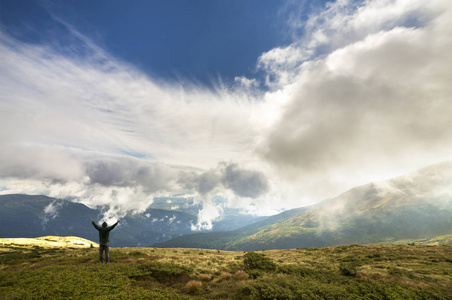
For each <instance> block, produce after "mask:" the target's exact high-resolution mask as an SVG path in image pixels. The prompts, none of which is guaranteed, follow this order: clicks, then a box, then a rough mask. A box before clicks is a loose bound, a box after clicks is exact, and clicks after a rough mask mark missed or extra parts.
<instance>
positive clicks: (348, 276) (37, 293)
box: [0, 245, 452, 299]
mask: <svg viewBox="0 0 452 300" xmlns="http://www.w3.org/2000/svg"><path fill="white" fill-rule="evenodd" d="M110 256H111V262H110V263H109V264H101V263H99V262H98V261H97V260H98V252H97V249H90V248H78V249H75V248H74V249H70V248H43V247H39V246H30V247H26V246H18V245H8V246H7V245H0V299H90V298H96V299H452V295H451V294H450V290H451V288H452V247H450V246H421V245H374V246H358V245H352V246H339V247H327V248H314V249H312V248H311V249H290V250H270V251H258V252H255V253H253V254H250V253H246V252H232V251H217V250H205V249H203V250H200V249H165V248H112V249H111V250H110ZM262 262H264V263H265V266H264V267H262V266H261V263H262ZM243 271H245V272H247V273H248V274H249V275H250V276H249V277H247V276H234V274H237V273H238V272H242V274H243ZM200 275H201V276H200ZM208 276H211V279H209V280H201V281H200V279H199V278H204V277H206V278H207V277H208ZM244 278H246V279H244ZM194 283H196V286H194Z"/></svg>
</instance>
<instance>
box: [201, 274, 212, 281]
mask: <svg viewBox="0 0 452 300" xmlns="http://www.w3.org/2000/svg"><path fill="white" fill-rule="evenodd" d="M198 279H199V280H201V281H205V282H207V281H210V279H212V276H210V275H209V274H199V275H198Z"/></svg>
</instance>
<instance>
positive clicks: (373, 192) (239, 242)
mask: <svg viewBox="0 0 452 300" xmlns="http://www.w3.org/2000/svg"><path fill="white" fill-rule="evenodd" d="M451 181H452V163H443V164H438V165H434V166H431V167H428V168H425V169H422V170H419V171H417V172H414V173H411V174H408V175H405V176H401V177H398V178H394V179H392V180H388V181H384V182H379V183H370V184H366V185H363V186H360V187H356V188H353V189H351V190H349V191H347V192H345V193H343V194H341V195H339V196H338V197H335V198H333V199H328V200H325V201H322V202H320V203H318V204H316V205H313V206H311V207H307V208H305V209H301V210H294V211H295V212H296V213H295V214H292V215H285V216H284V218H280V219H278V220H277V221H276V222H269V221H270V220H272V218H273V217H272V218H269V219H268V220H266V221H265V222H260V223H256V226H254V227H252V226H248V227H247V228H242V229H240V230H236V231H233V232H223V233H215V234H200V235H193V236H186V237H181V238H178V239H175V240H170V241H168V242H165V243H162V244H161V245H162V246H165V247H208V248H217V249H224V250H245V251H252V250H269V249H288V248H307V247H325V246H339V245H350V244H381V243H388V242H391V243H393V242H397V241H406V240H417V239H423V240H428V239H433V238H436V237H437V236H443V235H450V234H452V195H451V194H450V192H449V191H450V187H449V186H450V182H451ZM446 244H447V242H446Z"/></svg>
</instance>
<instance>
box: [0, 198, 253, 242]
mask: <svg viewBox="0 0 452 300" xmlns="http://www.w3.org/2000/svg"><path fill="white" fill-rule="evenodd" d="M165 201H166V200H165ZM188 209H193V208H192V207H188ZM103 215H104V211H103V210H102V209H91V208H89V207H87V206H85V205H83V204H81V203H75V202H72V201H69V200H61V199H55V198H50V197H46V196H30V195H0V238H14V237H29V238H33V237H40V236H44V235H58V236H69V235H73V236H80V237H83V238H86V239H89V240H93V241H96V240H97V239H98V235H97V231H96V230H94V228H93V226H92V225H91V222H90V221H89V220H90V218H93V219H94V220H99V219H101V218H102V216H103ZM254 219H255V217H251V216H250V217H244V216H243V215H240V214H237V215H233V213H231V212H230V213H229V215H228V217H227V218H226V219H223V220H218V221H217V222H214V229H215V228H216V227H219V228H233V229H235V228H238V227H239V226H240V224H242V225H243V224H245V225H246V224H249V223H250V222H252V221H253V220H254ZM258 220H259V219H258ZM196 223H197V217H196V216H194V215H191V214H189V213H185V212H181V211H176V210H165V209H156V208H148V209H147V210H146V211H144V212H143V213H139V214H127V215H126V216H124V217H123V218H121V223H120V226H118V227H117V228H115V230H114V231H112V239H111V245H112V246H117V247H118V246H120V247H123V246H147V245H150V244H153V243H157V242H164V241H166V240H169V239H171V238H174V237H179V236H182V235H186V234H190V233H193V231H192V224H196Z"/></svg>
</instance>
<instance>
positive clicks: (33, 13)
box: [0, 0, 452, 228]
mask: <svg viewBox="0 0 452 300" xmlns="http://www.w3.org/2000/svg"><path fill="white" fill-rule="evenodd" d="M130 3H132V4H130ZM450 49H452V2H450V1H447V0H432V1H424V0H368V1H359V0H358V1H354V0H337V1H332V2H318V1H315V2H312V1H289V0H288V1H254V0H249V1H245V0H244V1H132V2H131V1H4V0H0V65H1V68H0V140H1V141H2V142H1V144H0V193H2V194H9V193H27V194H45V195H49V196H52V197H59V198H65V197H70V198H71V199H78V201H80V202H83V203H85V204H87V205H89V206H96V205H109V206H110V207H111V209H112V210H111V214H110V215H111V216H115V217H116V216H117V217H120V216H121V214H123V213H124V212H126V211H130V210H138V211H140V210H144V209H145V208H146V207H147V206H148V205H149V204H150V203H152V201H153V199H154V197H161V196H180V197H191V198H193V199H195V201H196V202H197V203H200V204H202V207H203V208H202V210H201V212H200V214H199V219H200V224H198V228H209V226H210V225H211V223H210V222H211V221H212V220H213V219H215V218H217V217H219V216H221V214H222V211H223V209H224V206H226V207H234V208H240V209H241V210H242V211H243V212H244V213H251V214H260V215H264V214H267V215H268V214H271V213H276V212H278V211H281V210H285V209H289V208H294V207H300V206H304V205H308V204H312V203H316V202H319V201H321V200H323V199H326V198H331V197H335V196H337V195H338V194H340V193H341V192H344V191H346V190H347V189H350V188H353V187H355V186H358V185H362V184H366V183H369V182H378V181H381V180H385V179H388V178H392V177H395V176H399V175H402V174H405V173H408V172H411V171H414V170H417V169H419V168H422V167H425V166H428V165H432V164H435V163H439V162H442V161H445V160H450V159H451V158H452V152H451V150H450V149H452V119H451V118H450V116H451V115H452V104H451V103H452V101H451V96H450V95H452V90H451V85H450V78H452V73H451V72H452V59H451V57H450V54H449V53H450ZM216 197H221V198H222V199H225V201H224V202H222V204H221V205H218V203H215V202H214V201H212V199H215V198H216Z"/></svg>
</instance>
